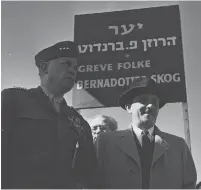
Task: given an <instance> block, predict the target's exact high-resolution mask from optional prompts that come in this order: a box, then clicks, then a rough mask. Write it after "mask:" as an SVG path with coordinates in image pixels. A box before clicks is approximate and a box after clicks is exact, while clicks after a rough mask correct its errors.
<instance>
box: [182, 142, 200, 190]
mask: <svg viewBox="0 0 201 190" xmlns="http://www.w3.org/2000/svg"><path fill="white" fill-rule="evenodd" d="M182 140H183V151H182V162H183V183H182V189H194V188H195V186H196V180H197V173H196V169H195V164H194V161H193V157H192V155H191V152H190V150H189V148H188V146H187V144H186V142H185V140H184V139H182Z"/></svg>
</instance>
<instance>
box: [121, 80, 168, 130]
mask: <svg viewBox="0 0 201 190" xmlns="http://www.w3.org/2000/svg"><path fill="white" fill-rule="evenodd" d="M119 104H120V106H121V107H122V108H123V109H125V110H127V112H128V113H130V114H131V115H132V126H133V127H138V128H140V129H141V130H149V129H150V128H152V127H154V125H155V123H156V119H157V116H158V113H159V109H160V108H162V107H163V106H164V105H165V100H164V99H163V95H162V92H161V91H160V90H159V89H158V87H157V85H156V83H155V81H154V80H152V79H150V78H143V79H138V80H136V81H134V82H133V83H132V84H131V85H130V87H129V89H128V90H126V91H125V92H124V93H123V94H122V95H121V97H120V99H119Z"/></svg>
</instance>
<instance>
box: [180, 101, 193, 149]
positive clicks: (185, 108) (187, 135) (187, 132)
mask: <svg viewBox="0 0 201 190" xmlns="http://www.w3.org/2000/svg"><path fill="white" fill-rule="evenodd" d="M182 109H183V117H184V133H185V140H186V143H187V145H188V147H189V149H190V151H191V138H190V129H189V117H188V103H187V102H182Z"/></svg>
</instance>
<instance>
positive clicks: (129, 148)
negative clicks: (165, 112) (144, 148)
mask: <svg viewBox="0 0 201 190" xmlns="http://www.w3.org/2000/svg"><path fill="white" fill-rule="evenodd" d="M154 134H155V145H154V153H153V159H152V165H153V164H154V163H155V162H156V161H157V160H158V159H159V158H160V157H161V156H162V155H164V153H165V152H166V151H167V150H168V148H169V144H168V142H167V141H166V139H165V135H164V133H163V132H162V131H160V130H159V128H158V127H156V126H155V127H154ZM116 144H117V145H118V146H119V147H120V148H121V150H122V151H123V152H124V153H126V154H127V156H129V157H131V158H132V159H133V160H134V161H136V162H137V163H138V165H139V166H140V157H139V153H138V150H137V145H136V142H135V140H134V136H133V131H132V127H131V126H130V127H129V128H128V129H126V130H123V131H122V132H121V133H119V135H118V137H117V141H116Z"/></svg>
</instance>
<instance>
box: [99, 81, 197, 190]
mask: <svg viewBox="0 0 201 190" xmlns="http://www.w3.org/2000/svg"><path fill="white" fill-rule="evenodd" d="M165 103H166V101H165V99H164V96H163V93H162V92H161V91H160V90H159V89H158V86H157V84H156V83H155V82H154V81H153V80H152V79H148V78H143V79H139V80H135V81H134V82H133V84H131V86H130V87H129V88H128V90H126V91H125V92H124V93H123V94H122V95H121V96H120V99H119V105H120V106H121V107H122V108H123V109H125V110H126V111H127V112H128V113H129V114H131V118H132V124H131V125H130V126H129V129H126V130H122V131H116V132H110V133H101V134H100V135H99V136H98V138H97V155H98V159H99V164H100V169H101V188H107V189H109V188H111V189H117V188H121V189H127V188H128V189H149V188H150V189H182V188H184V189H187V188H195V183H196V169H195V165H194V162H193V159H192V156H191V153H190V151H189V149H188V147H187V145H186V143H185V141H184V139H182V138H180V137H177V136H175V135H171V134H168V133H165V132H162V131H160V130H159V128H158V127H156V125H155V123H156V119H157V116H158V112H159V109H161V108H162V107H163V106H164V105H165Z"/></svg>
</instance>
